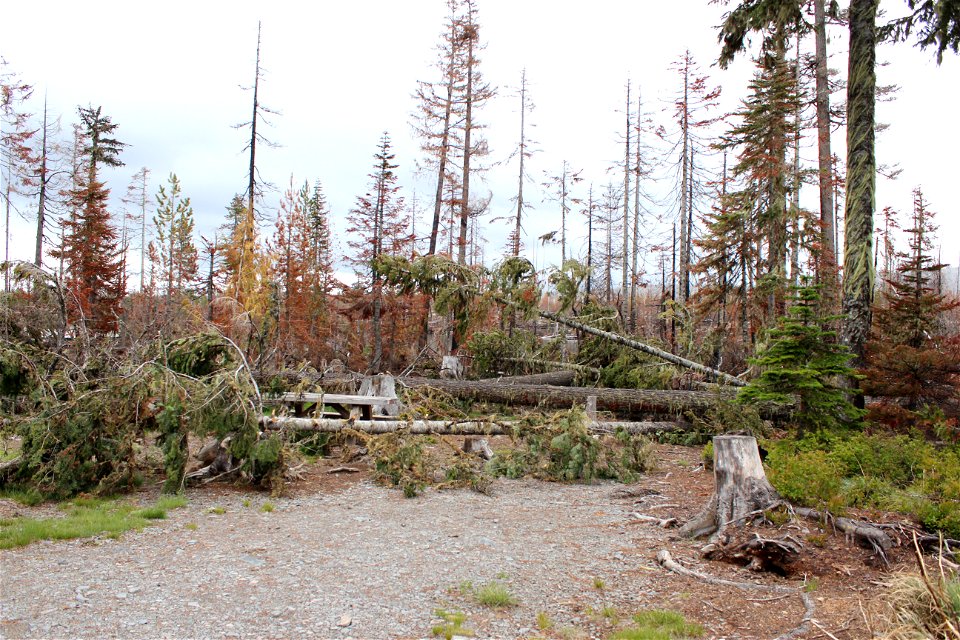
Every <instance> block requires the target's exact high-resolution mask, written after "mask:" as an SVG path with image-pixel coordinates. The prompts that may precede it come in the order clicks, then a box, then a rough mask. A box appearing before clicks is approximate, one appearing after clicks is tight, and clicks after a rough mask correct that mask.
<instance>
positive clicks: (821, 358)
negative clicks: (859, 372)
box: [738, 281, 863, 432]
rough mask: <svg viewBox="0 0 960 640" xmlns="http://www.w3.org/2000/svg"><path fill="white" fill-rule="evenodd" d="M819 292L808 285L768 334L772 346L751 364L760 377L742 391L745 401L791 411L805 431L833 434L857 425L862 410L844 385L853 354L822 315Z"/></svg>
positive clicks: (741, 399)
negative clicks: (827, 431) (837, 338)
mask: <svg viewBox="0 0 960 640" xmlns="http://www.w3.org/2000/svg"><path fill="white" fill-rule="evenodd" d="M819 300H820V294H819V288H818V287H816V286H813V285H811V284H810V283H809V282H807V281H805V282H804V283H803V284H802V285H801V286H799V287H798V288H797V290H796V295H795V296H794V298H793V304H792V305H791V307H790V310H789V312H788V314H787V315H786V316H784V317H782V318H780V320H779V322H778V323H777V326H776V327H775V328H773V329H771V330H770V331H769V333H768V340H767V346H766V347H765V348H764V349H763V350H762V351H761V352H760V353H758V354H757V356H756V357H755V358H753V359H752V360H751V363H752V364H753V365H754V366H756V367H759V368H760V370H761V373H760V375H759V377H757V378H755V379H754V380H752V381H751V382H750V383H749V384H748V385H747V386H746V387H744V388H743V389H741V390H740V393H739V395H738V400H739V401H740V402H743V403H755V404H773V405H780V406H783V407H786V408H790V409H791V422H792V423H793V424H794V425H795V426H796V427H797V428H798V429H799V431H800V432H803V431H808V430H814V431H815V430H831V429H837V428H841V427H844V426H851V425H853V424H855V423H857V422H858V421H859V420H860V419H861V418H862V417H863V412H862V411H861V410H859V409H857V408H856V407H854V406H853V405H852V404H851V403H850V401H849V400H848V399H847V393H846V391H845V390H844V389H843V387H841V386H840V381H841V380H842V379H843V378H845V377H847V376H851V375H853V374H854V371H853V369H852V368H851V367H850V365H849V362H850V358H851V356H850V353H849V352H848V351H847V349H846V348H845V347H844V346H843V345H841V344H839V343H838V342H837V340H836V335H835V333H834V332H833V331H830V330H829V329H827V328H826V327H827V324H828V322H829V321H830V320H831V318H826V317H823V316H821V315H820V312H819V304H818V303H819Z"/></svg>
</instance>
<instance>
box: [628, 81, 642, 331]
mask: <svg viewBox="0 0 960 640" xmlns="http://www.w3.org/2000/svg"><path fill="white" fill-rule="evenodd" d="M642 109H643V102H642V101H641V100H640V90H639V89H638V90H637V127H636V133H637V136H636V142H635V143H634V144H635V151H634V159H633V164H634V166H633V246H632V248H631V250H630V257H631V265H630V332H631V333H635V332H636V330H637V287H638V282H637V281H638V278H639V276H640V274H639V272H638V271H637V259H638V256H639V254H640V246H639V245H640V112H641V110H642Z"/></svg>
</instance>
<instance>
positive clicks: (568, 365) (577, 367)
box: [501, 358, 600, 375]
mask: <svg viewBox="0 0 960 640" xmlns="http://www.w3.org/2000/svg"><path fill="white" fill-rule="evenodd" d="M501 360H503V362H515V363H519V364H526V365H537V366H539V367H544V368H548V369H567V370H570V371H576V372H577V373H592V374H593V375H599V373H600V369H598V368H596V367H588V366H587V365H584V364H575V363H573V362H557V361H555V360H540V359H538V358H501Z"/></svg>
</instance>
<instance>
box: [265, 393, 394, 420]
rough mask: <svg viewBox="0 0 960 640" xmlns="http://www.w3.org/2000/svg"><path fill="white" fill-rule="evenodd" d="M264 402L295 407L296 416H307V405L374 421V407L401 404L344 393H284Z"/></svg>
mask: <svg viewBox="0 0 960 640" xmlns="http://www.w3.org/2000/svg"><path fill="white" fill-rule="evenodd" d="M264 402H265V403H267V404H289V405H293V412H294V415H295V416H301V417H302V416H305V415H306V414H307V411H306V408H305V405H307V404H314V405H316V408H317V409H318V410H319V413H323V411H324V409H325V407H330V408H331V409H333V410H334V411H336V413H337V415H338V416H339V417H341V418H343V419H345V420H346V419H349V418H350V417H351V416H353V415H354V413H355V412H359V414H360V419H361V420H373V419H374V416H373V408H374V407H392V406H398V405H399V403H400V401H399V400H397V398H388V397H386V396H357V395H347V394H342V393H283V394H280V395H279V396H274V397H272V398H267V399H265V400H264ZM383 417H389V416H383Z"/></svg>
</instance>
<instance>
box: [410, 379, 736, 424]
mask: <svg viewBox="0 0 960 640" xmlns="http://www.w3.org/2000/svg"><path fill="white" fill-rule="evenodd" d="M397 384H398V385H400V386H406V387H408V388H411V389H418V388H423V387H429V388H432V389H437V390H440V391H444V392H446V393H449V394H450V395H452V396H456V397H457V398H460V399H464V400H475V401H480V402H493V403H497V404H506V405H524V406H541V407H549V408H552V409H568V408H570V407H571V406H572V405H574V404H579V405H586V403H587V398H589V397H590V396H596V398H597V409H598V410H600V411H610V412H612V413H615V414H617V415H618V416H620V417H624V418H626V417H636V416H649V415H660V416H664V415H673V416H677V415H681V414H683V413H684V412H686V411H692V412H694V413H703V412H705V411H707V410H708V409H711V408H713V407H715V406H716V404H717V401H718V400H719V399H722V398H725V399H733V398H734V394H733V393H730V392H721V393H709V392H705V391H662V390H654V389H597V388H594V387H551V386H547V385H532V384H526V385H524V384H514V385H506V384H502V383H500V382H497V381H495V380H477V381H470V380H433V379H430V378H397Z"/></svg>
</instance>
